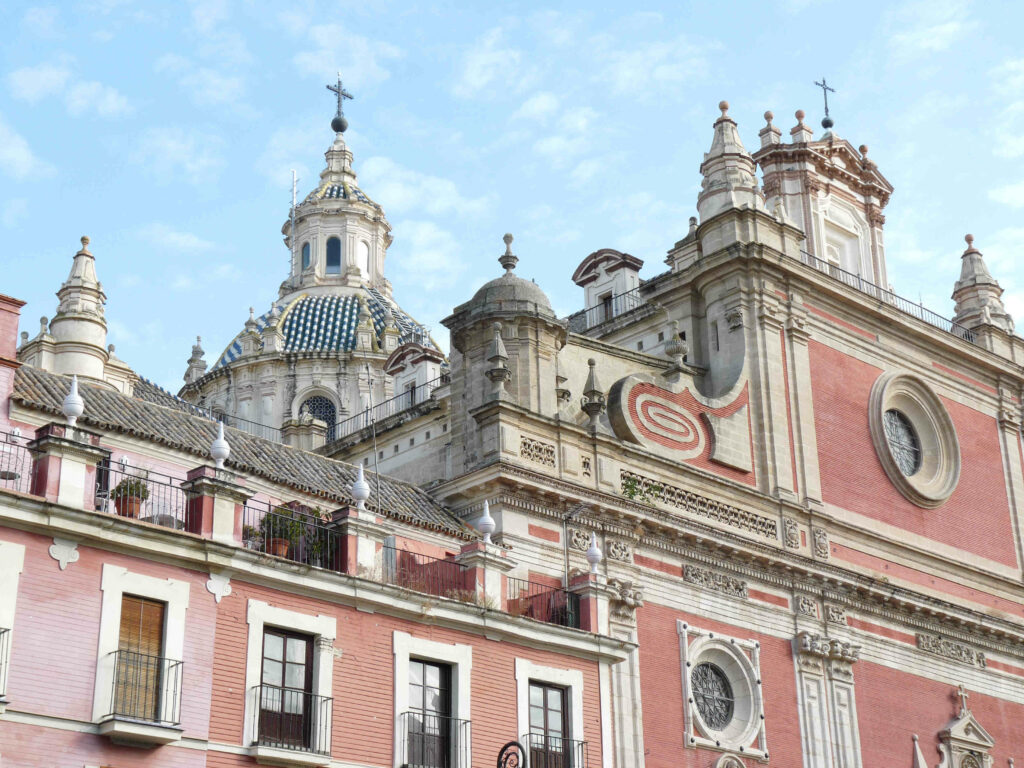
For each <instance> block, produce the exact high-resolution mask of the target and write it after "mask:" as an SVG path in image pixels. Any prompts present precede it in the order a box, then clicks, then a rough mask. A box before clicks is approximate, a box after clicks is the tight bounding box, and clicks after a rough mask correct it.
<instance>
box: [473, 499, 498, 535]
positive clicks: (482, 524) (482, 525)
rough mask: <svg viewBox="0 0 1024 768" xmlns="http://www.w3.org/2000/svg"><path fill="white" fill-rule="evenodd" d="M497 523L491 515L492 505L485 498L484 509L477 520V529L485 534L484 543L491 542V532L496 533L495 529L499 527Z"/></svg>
mask: <svg viewBox="0 0 1024 768" xmlns="http://www.w3.org/2000/svg"><path fill="white" fill-rule="evenodd" d="M497 527H498V525H497V523H495V522H494V518H493V517H491V505H490V504H488V503H487V500H486V499H484V511H483V514H481V515H480V517H478V518H477V521H476V529H477V530H478V531H480V533H482V534H483V535H484V544H491V543H493V542H492V541H491V534H492V533H494V529H495V528H497Z"/></svg>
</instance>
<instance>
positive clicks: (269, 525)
mask: <svg viewBox="0 0 1024 768" xmlns="http://www.w3.org/2000/svg"><path fill="white" fill-rule="evenodd" d="M242 543H243V545H244V546H245V548H246V549H252V550H255V551H257V552H263V553H265V554H268V555H274V556H275V557H283V558H285V559H287V560H291V561H292V562H295V563H303V564H305V565H312V566H314V567H316V568H326V569H328V570H331V571H337V572H339V573H344V572H345V557H344V545H345V537H344V536H342V535H341V532H340V531H339V530H338V529H337V528H336V527H335V526H334V525H332V524H331V522H330V520H329V518H328V517H326V516H324V515H321V514H318V513H317V512H316V511H315V510H309V509H300V508H295V507H288V506H282V505H278V506H274V505H271V504H268V503H267V502H261V501H256V500H255V499H250V500H249V501H247V502H246V504H245V508H244V509H243V511H242Z"/></svg>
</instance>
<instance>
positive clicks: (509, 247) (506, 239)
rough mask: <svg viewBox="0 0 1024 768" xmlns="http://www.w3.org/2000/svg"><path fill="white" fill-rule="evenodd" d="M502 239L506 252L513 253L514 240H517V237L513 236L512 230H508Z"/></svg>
mask: <svg viewBox="0 0 1024 768" xmlns="http://www.w3.org/2000/svg"><path fill="white" fill-rule="evenodd" d="M501 240H502V242H504V243H505V253H511V252H512V241H513V240H515V238H514V237H512V233H511V232H506V233H505V236H504V237H502V238H501Z"/></svg>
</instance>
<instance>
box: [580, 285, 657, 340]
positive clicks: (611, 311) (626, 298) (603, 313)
mask: <svg viewBox="0 0 1024 768" xmlns="http://www.w3.org/2000/svg"><path fill="white" fill-rule="evenodd" d="M644 303H645V302H644V300H643V298H641V296H640V289H639V288H634V289H633V290H631V291H626V292H625V293H620V294H617V295H615V296H610V297H608V298H607V299H605V300H604V301H602V302H601V303H600V304H598V305H597V306H594V307H590V308H589V309H581V310H580V311H579V312H574V313H573V314H571V315H569V317H568V322H569V330H570V331H572V332H573V333H586V332H587V331H589V330H590V329H591V328H595V327H597V326H599V325H601V323H606V322H608V321H609V320H611V319H612V318H615V317H618V316H619V315H624V314H626V313H627V312H631V311H632V310H634V309H636V308H637V307H640V306H642V305H643V304H644Z"/></svg>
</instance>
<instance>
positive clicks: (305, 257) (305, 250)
mask: <svg viewBox="0 0 1024 768" xmlns="http://www.w3.org/2000/svg"><path fill="white" fill-rule="evenodd" d="M302 268H303V269H309V243H303V244H302Z"/></svg>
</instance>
